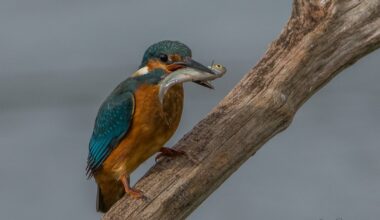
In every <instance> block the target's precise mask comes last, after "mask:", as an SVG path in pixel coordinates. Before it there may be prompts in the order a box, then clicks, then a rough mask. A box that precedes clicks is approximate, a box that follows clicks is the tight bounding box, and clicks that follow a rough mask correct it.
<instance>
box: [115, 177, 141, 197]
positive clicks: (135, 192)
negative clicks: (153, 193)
mask: <svg viewBox="0 0 380 220" xmlns="http://www.w3.org/2000/svg"><path fill="white" fill-rule="evenodd" d="M120 180H121V182H122V183H123V186H124V190H125V193H127V194H128V195H129V196H130V197H132V198H134V199H146V197H145V196H144V193H143V192H142V191H141V190H138V189H135V188H132V187H130V186H129V182H130V181H129V176H128V175H124V176H122V177H121V178H120Z"/></svg>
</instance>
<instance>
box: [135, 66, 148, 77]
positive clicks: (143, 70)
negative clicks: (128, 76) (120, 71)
mask: <svg viewBox="0 0 380 220" xmlns="http://www.w3.org/2000/svg"><path fill="white" fill-rule="evenodd" d="M148 72H149V69H148V67H147V66H144V67H142V68H140V69H138V70H137V71H136V72H134V73H133V74H132V77H136V76H141V75H145V74H147V73H148Z"/></svg>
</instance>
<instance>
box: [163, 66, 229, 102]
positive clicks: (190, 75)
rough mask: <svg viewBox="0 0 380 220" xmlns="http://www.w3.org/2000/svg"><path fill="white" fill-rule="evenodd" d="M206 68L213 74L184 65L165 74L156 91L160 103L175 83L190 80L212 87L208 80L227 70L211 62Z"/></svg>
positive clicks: (218, 76) (219, 75)
mask: <svg viewBox="0 0 380 220" xmlns="http://www.w3.org/2000/svg"><path fill="white" fill-rule="evenodd" d="M208 68H209V69H210V70H211V71H212V72H213V73H214V74H212V73H208V72H204V71H201V70H197V69H193V68H190V67H186V68H182V69H179V70H177V71H175V72H173V73H171V74H169V75H167V76H166V77H165V78H164V79H163V80H161V82H160V83H159V87H160V89H159V92H158V98H159V100H160V102H161V104H163V102H164V97H165V94H166V92H167V91H168V90H169V89H170V88H171V87H172V86H174V85H175V84H178V83H183V82H190V81H192V82H197V83H201V84H206V85H207V86H208V87H210V88H213V86H212V85H211V84H210V83H209V81H212V80H215V79H217V78H220V77H222V76H223V75H224V74H225V73H226V72H227V69H226V67H225V66H223V65H221V64H213V65H212V66H208Z"/></svg>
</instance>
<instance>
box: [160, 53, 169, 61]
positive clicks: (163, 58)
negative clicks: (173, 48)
mask: <svg viewBox="0 0 380 220" xmlns="http://www.w3.org/2000/svg"><path fill="white" fill-rule="evenodd" d="M160 60H161V61H162V62H167V61H168V55H166V54H160Z"/></svg>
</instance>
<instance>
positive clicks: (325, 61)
mask: <svg viewBox="0 0 380 220" xmlns="http://www.w3.org/2000/svg"><path fill="white" fill-rule="evenodd" d="M379 46H380V1H379V0H334V1H333V0H295V1H294V3H293V12H292V15H291V17H290V19H289V21H288V23H287V25H286V26H285V28H284V29H283V31H282V33H281V35H280V36H279V38H278V39H277V40H276V41H274V42H273V43H272V44H271V46H270V47H269V49H268V51H267V52H266V54H265V55H264V57H263V58H262V59H261V61H260V62H259V63H258V64H257V65H256V67H254V68H253V69H252V70H250V71H249V73H248V74H247V75H245V76H244V78H243V79H242V80H241V81H240V82H239V83H238V84H237V85H236V87H235V88H234V89H233V90H232V91H231V92H230V93H229V94H228V95H227V96H226V97H225V98H224V99H223V100H222V101H221V102H220V104H219V105H218V106H217V107H215V108H214V109H213V110H212V111H211V112H210V113H209V114H208V116H207V117H206V118H205V119H203V120H202V121H201V122H199V123H198V124H197V125H196V126H195V127H194V128H193V129H192V130H191V131H190V132H189V133H188V134H186V135H185V136H184V137H183V138H182V139H181V140H180V141H179V142H178V143H177V144H176V146H175V147H176V148H180V149H182V150H185V151H187V152H188V153H189V155H191V157H192V158H193V159H195V160H196V161H198V162H197V163H194V162H192V161H191V160H189V159H187V158H176V159H175V160H164V161H161V162H159V163H158V164H156V165H155V166H154V167H153V168H152V169H150V171H148V173H147V174H146V175H145V176H144V177H143V178H142V179H141V180H140V181H139V182H138V183H137V185H136V187H137V188H138V189H141V190H142V191H143V192H144V193H145V195H146V196H147V197H148V200H147V201H142V200H138V201H136V200H133V199H130V198H128V197H124V198H123V199H121V200H120V201H119V202H118V203H117V204H116V205H115V206H114V207H113V208H112V209H111V210H110V211H109V212H108V213H107V214H106V215H105V216H104V217H103V220H109V219H184V218H186V216H188V215H189V214H190V213H191V212H192V211H193V210H194V209H196V208H197V207H198V205H199V204H200V203H201V202H202V201H204V200H205V199H206V198H207V197H208V196H209V195H210V194H211V193H212V192H213V191H214V190H215V189H216V188H217V187H218V186H219V185H220V184H222V183H223V182H224V181H225V180H226V179H227V178H228V177H229V176H230V175H231V174H232V173H233V172H234V171H236V170H237V169H238V168H239V167H240V165H241V164H242V163H243V162H244V161H246V160H247V159H248V158H250V157H251V156H252V155H253V154H254V153H255V152H256V151H257V150H258V149H259V148H260V147H261V146H262V145H263V144H264V143H265V142H267V141H268V140H269V139H270V138H271V137H273V136H274V135H275V134H277V133H278V132H280V131H282V130H284V129H285V128H287V127H288V126H289V124H290V123H291V121H292V118H293V116H294V114H295V112H296V111H297V110H298V109H299V108H300V106H301V105H302V104H303V103H304V102H305V101H306V100H307V99H308V98H309V97H310V96H311V95H312V94H314V93H315V92H316V91H317V90H318V89H319V88H321V87H322V86H323V85H324V84H326V83H327V82H328V81H329V80H331V79H332V78H333V77H334V76H335V75H336V74H337V73H339V72H340V71H342V70H343V69H345V68H346V67H348V66H350V65H352V64H353V63H354V62H356V61H357V60H358V59H360V58H361V57H363V56H364V55H366V54H368V53H370V52H371V51H373V50H375V49H377V48H379Z"/></svg>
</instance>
